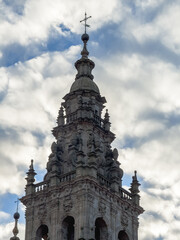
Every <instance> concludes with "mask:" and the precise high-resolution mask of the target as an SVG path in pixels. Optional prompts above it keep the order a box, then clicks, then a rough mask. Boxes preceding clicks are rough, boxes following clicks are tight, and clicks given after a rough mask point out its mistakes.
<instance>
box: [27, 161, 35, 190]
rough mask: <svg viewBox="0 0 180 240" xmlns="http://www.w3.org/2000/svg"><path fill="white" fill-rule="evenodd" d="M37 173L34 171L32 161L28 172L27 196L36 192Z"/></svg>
mask: <svg viewBox="0 0 180 240" xmlns="http://www.w3.org/2000/svg"><path fill="white" fill-rule="evenodd" d="M35 175H36V172H35V171H34V166H33V160H31V165H30V166H29V171H28V172H27V178H26V180H27V185H26V194H30V193H32V192H33V191H34V182H35V178H34V177H35Z"/></svg>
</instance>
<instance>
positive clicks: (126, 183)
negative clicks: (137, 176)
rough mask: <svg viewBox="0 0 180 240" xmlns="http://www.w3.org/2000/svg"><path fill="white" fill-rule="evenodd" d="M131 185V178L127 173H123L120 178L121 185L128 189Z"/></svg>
mask: <svg viewBox="0 0 180 240" xmlns="http://www.w3.org/2000/svg"><path fill="white" fill-rule="evenodd" d="M132 174H133V173H132ZM131 183H132V176H131V175H129V174H127V173H124V175H123V178H122V185H123V186H128V187H130V185H131Z"/></svg>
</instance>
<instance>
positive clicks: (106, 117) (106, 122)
mask: <svg viewBox="0 0 180 240" xmlns="http://www.w3.org/2000/svg"><path fill="white" fill-rule="evenodd" d="M110 126H111V123H110V121H109V113H108V110H107V109H106V113H105V115H104V129H105V130H106V131H110Z"/></svg>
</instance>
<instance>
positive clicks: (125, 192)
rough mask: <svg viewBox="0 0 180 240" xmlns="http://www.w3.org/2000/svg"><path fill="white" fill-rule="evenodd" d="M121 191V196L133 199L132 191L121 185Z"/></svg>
mask: <svg viewBox="0 0 180 240" xmlns="http://www.w3.org/2000/svg"><path fill="white" fill-rule="evenodd" d="M119 192H120V194H121V197H122V198H123V199H127V200H132V195H131V193H130V192H128V191H127V190H125V189H124V188H122V187H120V188H119Z"/></svg>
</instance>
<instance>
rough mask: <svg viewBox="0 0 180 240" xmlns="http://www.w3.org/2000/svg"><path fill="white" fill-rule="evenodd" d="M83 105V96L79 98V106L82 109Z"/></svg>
mask: <svg viewBox="0 0 180 240" xmlns="http://www.w3.org/2000/svg"><path fill="white" fill-rule="evenodd" d="M82 104H83V100H82V96H78V106H79V107H82Z"/></svg>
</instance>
